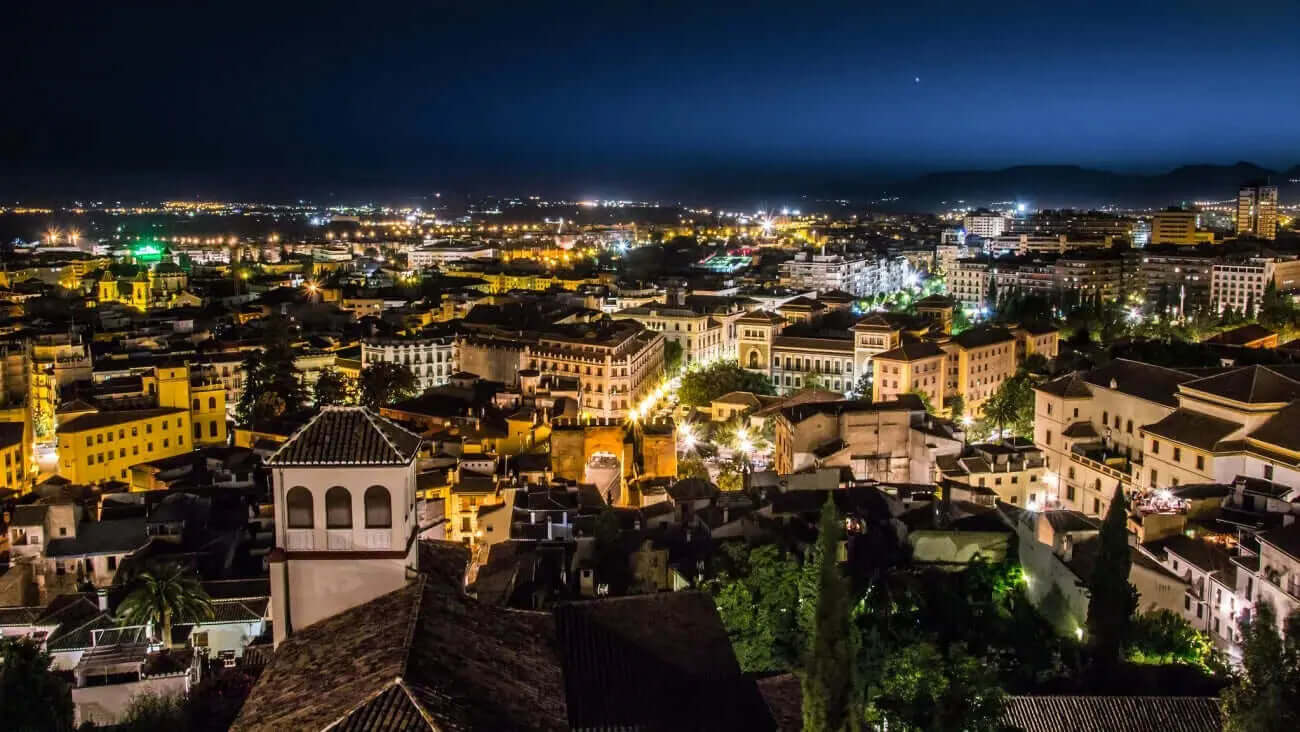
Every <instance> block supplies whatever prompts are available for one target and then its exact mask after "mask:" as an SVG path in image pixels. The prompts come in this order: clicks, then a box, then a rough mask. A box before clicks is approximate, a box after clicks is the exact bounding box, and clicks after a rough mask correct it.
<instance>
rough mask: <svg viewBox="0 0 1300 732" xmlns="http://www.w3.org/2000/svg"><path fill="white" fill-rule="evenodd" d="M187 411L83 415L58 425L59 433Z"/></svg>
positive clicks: (163, 408)
mask: <svg viewBox="0 0 1300 732" xmlns="http://www.w3.org/2000/svg"><path fill="white" fill-rule="evenodd" d="M188 411H189V410H186V409H180V408H177V407H160V408H158V409H122V410H118V411H112V412H95V413H93V414H83V415H81V416H80V417H73V418H72V419H70V420H68V421H67V422H64V423H63V424H61V425H59V432H60V433H62V432H85V431H86V430H99V429H103V428H105V427H113V426H115V425H119V424H126V423H128V422H135V421H136V420H141V419H153V418H155V417H165V416H167V415H171V414H181V413H188Z"/></svg>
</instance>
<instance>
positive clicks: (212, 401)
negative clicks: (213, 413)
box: [208, 397, 217, 409]
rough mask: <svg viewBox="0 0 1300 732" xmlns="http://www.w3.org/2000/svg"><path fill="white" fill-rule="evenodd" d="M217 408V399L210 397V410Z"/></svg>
mask: <svg viewBox="0 0 1300 732" xmlns="http://www.w3.org/2000/svg"><path fill="white" fill-rule="evenodd" d="M216 408H217V398H216V397H208V409H216Z"/></svg>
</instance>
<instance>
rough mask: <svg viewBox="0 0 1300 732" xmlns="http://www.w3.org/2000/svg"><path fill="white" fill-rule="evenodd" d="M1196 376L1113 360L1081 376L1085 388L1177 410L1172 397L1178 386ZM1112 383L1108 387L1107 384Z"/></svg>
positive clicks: (1153, 366) (1145, 364) (1176, 403)
mask: <svg viewBox="0 0 1300 732" xmlns="http://www.w3.org/2000/svg"><path fill="white" fill-rule="evenodd" d="M1195 378H1196V376H1195V375H1194V374H1189V373H1187V372H1186V371H1178V370H1175V369H1168V368H1165V367H1164V366H1155V365H1153V364H1149V363H1142V362H1141V361H1130V360H1128V359H1126V358H1117V359H1115V360H1114V361H1111V362H1110V363H1108V364H1106V365H1105V366H1101V367H1098V368H1095V369H1091V370H1089V371H1087V372H1085V373H1084V375H1083V379H1084V381H1087V382H1088V383H1089V384H1093V385H1095V386H1101V387H1105V388H1107V389H1111V388H1113V389H1115V390H1116V391H1119V392H1123V393H1125V394H1130V395H1132V396H1135V397H1138V398H1140V399H1145V400H1147V401H1149V402H1155V403H1157V404H1164V405H1165V406H1169V407H1177V406H1178V400H1177V399H1176V398H1174V394H1175V393H1176V392H1177V391H1178V385H1179V384H1182V383H1185V382H1188V381H1192V380H1193V379H1195ZM1112 383H1114V386H1113V387H1112V386H1111V384H1112Z"/></svg>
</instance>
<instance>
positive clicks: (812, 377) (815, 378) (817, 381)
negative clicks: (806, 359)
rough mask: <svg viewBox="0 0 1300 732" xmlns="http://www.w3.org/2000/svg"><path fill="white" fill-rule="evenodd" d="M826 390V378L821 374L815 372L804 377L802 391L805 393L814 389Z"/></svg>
mask: <svg viewBox="0 0 1300 732" xmlns="http://www.w3.org/2000/svg"><path fill="white" fill-rule="evenodd" d="M825 388H826V377H825V376H823V375H822V374H821V372H819V371H814V372H812V373H810V374H808V375H807V376H805V377H803V389H802V390H803V391H809V390H812V389H825Z"/></svg>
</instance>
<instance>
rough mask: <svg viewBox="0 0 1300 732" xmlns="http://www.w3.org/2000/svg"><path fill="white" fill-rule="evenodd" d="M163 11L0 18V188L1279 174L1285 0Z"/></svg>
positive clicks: (1299, 122)
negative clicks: (1234, 169) (958, 173)
mask: <svg viewBox="0 0 1300 732" xmlns="http://www.w3.org/2000/svg"><path fill="white" fill-rule="evenodd" d="M167 4H169V3H159V4H158V5H159V7H155V8H125V7H115V5H116V4H114V3H95V4H93V5H92V4H89V3H87V4H85V7H79V6H81V5H82V4H80V3H73V4H62V3H49V2H40V3H26V2H19V3H14V2H10V3H6V4H5V6H4V7H5V10H4V11H3V17H0V45H2V48H0V58H3V59H4V64H5V68H6V69H8V70H7V71H6V72H5V74H4V79H5V88H6V94H5V99H6V100H7V104H6V108H5V111H4V113H3V114H0V167H2V168H3V172H0V179H2V180H0V183H2V184H3V189H4V192H5V193H6V194H8V195H13V192H14V191H15V190H19V191H21V190H22V188H23V187H24V186H29V185H30V186H32V187H34V188H35V187H39V186H41V185H46V186H48V185H50V182H51V181H52V180H53V181H55V184H57V185H63V186H65V187H67V188H68V189H69V190H73V189H74V188H75V187H76V186H77V185H81V186H86V185H89V184H90V182H98V183H100V184H104V183H105V182H107V183H114V182H117V183H120V184H122V185H127V184H128V183H129V184H131V185H156V186H159V187H160V188H159V190H160V192H168V193H169V192H171V191H170V187H179V188H183V189H184V191H185V192H187V193H192V194H199V193H217V192H223V191H227V190H235V189H238V188H240V187H241V186H242V187H243V189H244V190H250V191H251V190H262V191H266V192H275V191H276V190H279V191H281V192H287V191H292V190H325V189H329V188H331V187H338V188H340V189H346V190H349V191H356V190H364V189H365V188H366V187H367V186H371V187H376V188H377V189H380V188H382V189H385V190H395V189H398V188H401V187H415V188H418V189H423V190H437V189H439V188H445V189H458V190H461V191H470V190H476V191H481V192H488V191H497V192H502V193H520V194H526V193H533V192H536V193H543V194H553V195H575V196H587V195H604V196H618V195H624V196H633V195H666V194H671V193H672V192H682V193H712V192H718V191H725V190H730V189H735V190H741V189H743V190H744V191H746V192H749V191H763V190H771V191H773V192H774V193H775V192H782V193H783V192H785V191H788V190H795V189H797V188H798V187H799V186H801V185H811V184H814V183H816V184H823V185H824V184H826V183H827V182H828V181H832V182H834V181H842V182H845V183H846V185H847V184H851V183H852V182H855V181H856V182H864V181H876V180H887V179H891V178H898V177H901V176H910V175H915V174H918V173H922V172H929V171H936V170H953V169H969V168H990V167H1000V166H1007V165H1018V164H1046V163H1073V164H1080V165H1085V166H1091V167H1103V168H1108V169H1116V170H1123V171H1159V170H1162V169H1166V168H1169V167H1172V166H1175V165H1178V164H1182V163H1192V162H1208V163H1231V162H1234V161H1237V160H1249V161H1252V162H1255V163H1259V164H1261V165H1264V166H1267V167H1273V168H1282V167H1288V166H1291V165H1294V164H1296V163H1297V162H1300V3H1297V2H1294V0H1290V1H1281V0H1279V1H1276V2H1272V1H1270V0H1262V1H1255V2H1249V3H1224V2H1214V3H1210V2H1183V3H1143V2H1138V1H1136V0H1126V1H1124V2H1108V1H1106V0H1097V1H1095V2H1087V3H1059V2H1042V1H1041V0H1040V1H1038V2H1025V3H997V4H993V5H987V4H984V3H968V2H954V3H939V2H924V1H916V0H909V2H906V3H897V4H881V3H870V2H855V3H844V4H821V3H815V2H813V3H810V2H786V3H767V2H756V3H749V4H743V5H739V4H738V5H736V6H735V7H733V8H729V9H703V8H701V7H697V6H698V5H702V3H682V4H676V3H648V2H647V3H630V2H608V3H599V4H591V5H588V6H579V5H569V4H563V5H561V4H556V3H542V2H532V3H518V4H508V3H496V2H474V3H463V4H462V3H451V4H442V3H428V2H424V3H421V2H408V3H394V4H386V3H380V2H361V1H356V2H348V3H333V2H328V1H323V2H319V3H315V4H313V5H307V6H303V7H302V8H300V9H289V8H287V7H285V6H284V4H282V3H279V2H276V0H262V2H258V3H245V2H238V1H236V2H223V3H199V4H196V5H201V6H202V7H197V6H196V7H193V8H185V9H169V8H166V7H162V6H164V5H167ZM78 190H79V189H78Z"/></svg>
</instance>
